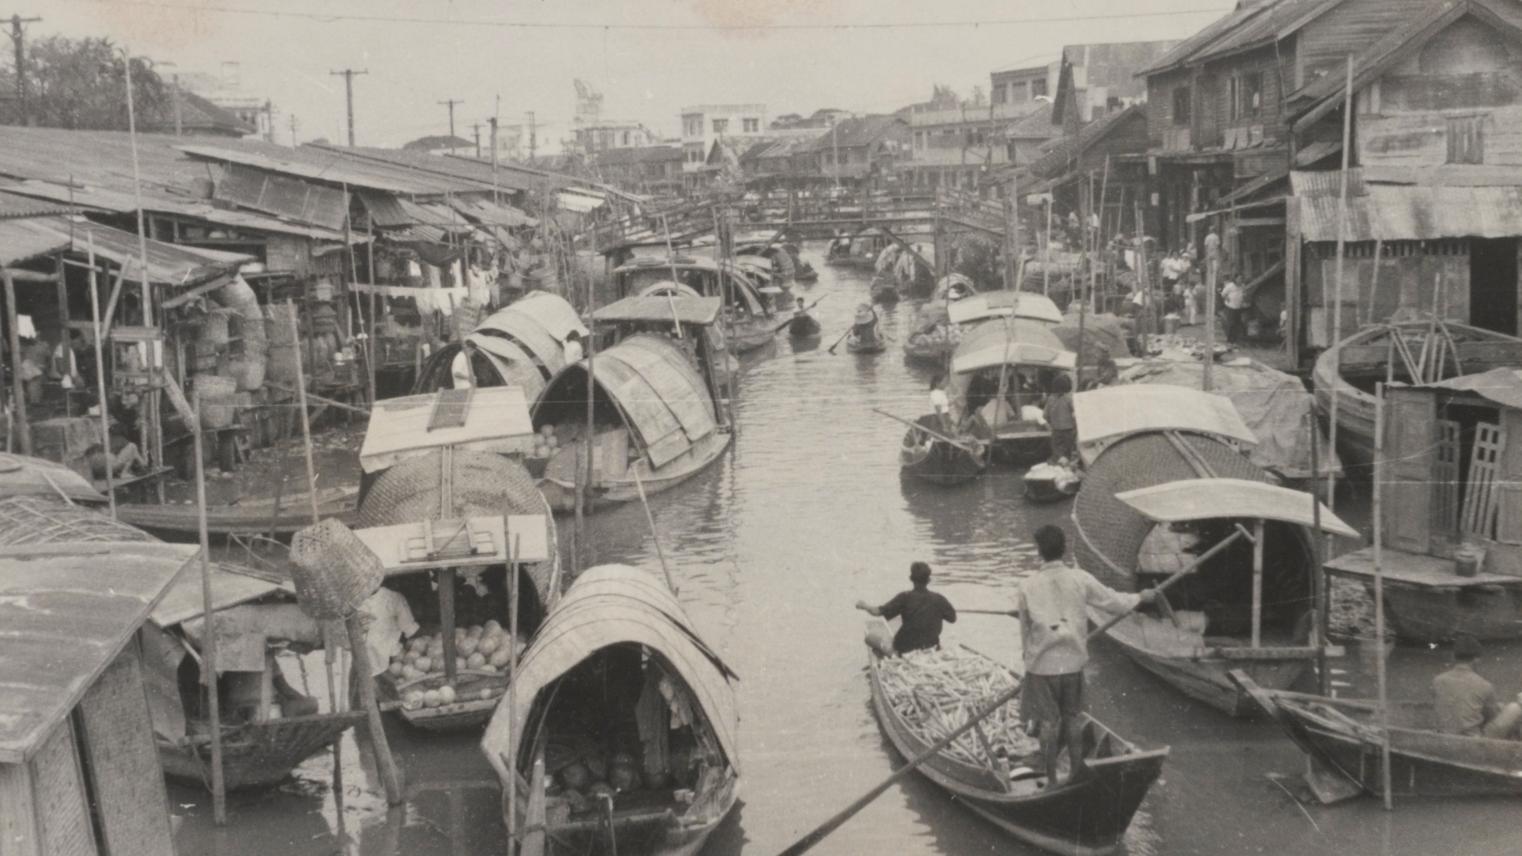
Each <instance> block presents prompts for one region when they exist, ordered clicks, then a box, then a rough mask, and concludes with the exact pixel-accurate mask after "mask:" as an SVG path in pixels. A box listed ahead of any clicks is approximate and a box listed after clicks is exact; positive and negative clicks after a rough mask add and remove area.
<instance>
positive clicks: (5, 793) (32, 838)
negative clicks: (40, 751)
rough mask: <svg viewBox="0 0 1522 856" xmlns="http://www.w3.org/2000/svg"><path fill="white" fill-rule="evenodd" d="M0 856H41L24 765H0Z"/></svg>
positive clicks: (40, 842)
mask: <svg viewBox="0 0 1522 856" xmlns="http://www.w3.org/2000/svg"><path fill="white" fill-rule="evenodd" d="M0 856H42V841H41V840H40V839H39V837H38V835H37V806H36V804H35V803H34V802H33V801H32V777H31V770H30V768H29V767H28V765H26V764H0Z"/></svg>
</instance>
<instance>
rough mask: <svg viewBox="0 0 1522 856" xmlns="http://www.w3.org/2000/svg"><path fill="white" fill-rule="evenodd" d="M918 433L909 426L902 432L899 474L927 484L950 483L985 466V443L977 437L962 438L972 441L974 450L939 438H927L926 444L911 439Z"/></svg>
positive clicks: (978, 472) (962, 481) (971, 476)
mask: <svg viewBox="0 0 1522 856" xmlns="http://www.w3.org/2000/svg"><path fill="white" fill-rule="evenodd" d="M918 433H919V432H918V431H915V430H914V429H913V428H911V429H909V430H908V431H906V432H905V433H904V443H903V445H902V446H900V447H899V454H898V466H899V472H900V474H902V475H905V476H909V477H911V478H915V479H918V480H920V481H923V482H928V483H930V484H936V485H943V486H950V485H959V484H965V483H967V482H969V481H972V480H973V479H975V478H977V477H978V476H980V475H982V474H983V471H984V470H986V469H987V468H988V447H987V446H985V445H983V444H982V443H980V442H978V441H977V440H975V439H973V438H971V437H968V438H965V439H966V441H967V443H968V444H970V445H971V444H975V445H972V448H973V450H974V451H968V450H967V449H962V448H958V447H957V446H953V445H951V444H950V443H947V442H945V441H943V440H931V443H930V445H929V446H928V447H926V446H923V445H920V444H919V443H916V442H914V438H915V435H916V434H918Z"/></svg>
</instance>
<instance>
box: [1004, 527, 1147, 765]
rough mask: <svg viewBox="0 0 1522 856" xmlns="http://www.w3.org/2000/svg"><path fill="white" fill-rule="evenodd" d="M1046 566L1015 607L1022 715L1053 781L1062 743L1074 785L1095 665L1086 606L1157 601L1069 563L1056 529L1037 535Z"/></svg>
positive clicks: (1124, 607) (1120, 608)
mask: <svg viewBox="0 0 1522 856" xmlns="http://www.w3.org/2000/svg"><path fill="white" fill-rule="evenodd" d="M1036 550H1037V551H1038V552H1039V553H1040V554H1041V563H1042V564H1041V568H1040V569H1039V570H1037V571H1036V573H1034V574H1032V575H1031V576H1028V577H1026V578H1025V579H1024V580H1022V581H1021V582H1020V590H1019V592H1018V594H1017V595H1016V603H1017V604H1018V605H1017V606H1016V608H1015V609H1013V610H1011V611H1010V615H1012V616H1014V617H1016V618H1019V619H1020V643H1021V651H1022V655H1023V657H1024V660H1025V688H1024V689H1023V690H1022V691H1021V693H1020V716H1021V719H1022V720H1024V721H1025V723H1026V729H1027V730H1028V731H1031V732H1036V733H1038V734H1039V736H1040V738H1041V760H1042V762H1043V763H1044V764H1045V765H1046V778H1047V781H1048V782H1051V783H1056V781H1057V756H1058V755H1059V754H1060V753H1061V751H1062V747H1063V745H1064V744H1066V746H1067V750H1068V759H1069V761H1070V762H1071V767H1070V772H1069V774H1068V775H1069V781H1071V780H1073V779H1076V778H1078V777H1079V776H1081V775H1083V774H1084V772H1085V767H1084V762H1083V750H1084V747H1083V721H1082V719H1081V714H1082V713H1083V706H1084V705H1083V667H1084V665H1085V664H1087V663H1088V662H1089V644H1088V630H1089V618H1088V609H1087V608H1088V607H1090V606H1093V607H1096V608H1098V609H1102V610H1104V611H1106V612H1115V613H1121V612H1129V611H1131V610H1133V609H1136V607H1137V606H1138V605H1140V604H1144V603H1151V602H1152V601H1153V600H1154V599H1155V598H1156V595H1155V594H1154V593H1153V592H1151V591H1142V592H1136V593H1127V592H1118V591H1114V590H1112V589H1110V588H1108V587H1107V586H1105V585H1104V584H1103V583H1101V582H1100V581H1099V580H1096V579H1094V577H1093V576H1092V575H1090V574H1089V573H1088V572H1087V571H1085V570H1082V569H1080V568H1076V567H1073V566H1072V565H1068V564H1066V563H1065V562H1063V555H1064V554H1065V553H1066V552H1067V535H1065V534H1064V533H1063V531H1062V529H1061V528H1059V527H1056V526H1042V527H1041V528H1040V529H1037V530H1036Z"/></svg>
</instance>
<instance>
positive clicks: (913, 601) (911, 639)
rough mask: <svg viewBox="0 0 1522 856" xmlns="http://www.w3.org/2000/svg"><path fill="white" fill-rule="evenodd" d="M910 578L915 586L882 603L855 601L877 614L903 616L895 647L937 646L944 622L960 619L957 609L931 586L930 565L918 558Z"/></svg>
mask: <svg viewBox="0 0 1522 856" xmlns="http://www.w3.org/2000/svg"><path fill="white" fill-rule="evenodd" d="M909 582H911V583H913V584H914V588H912V589H910V590H909V591H902V592H899V593H898V594H896V595H894V596H893V599H892V600H890V601H888V602H887V603H885V604H883V605H882V606H872V605H870V604H868V603H867V602H866V601H864V600H858V601H857V602H856V608H857V609H859V610H861V611H862V612H865V613H867V614H868V615H876V616H879V617H882V618H886V619H889V620H890V621H891V620H892V619H895V618H901V619H903V620H902V621H901V622H900V624H899V627H898V632H897V633H895V634H893V650H894V651H897V652H898V653H900V654H907V653H909V652H910V651H919V650H921V649H924V648H937V647H939V646H940V644H941V623H942V622H946V621H949V622H951V623H953V624H955V623H956V620H957V611H956V610H955V609H953V608H952V606H951V602H950V601H948V600H947V599H946V598H945V597H943V596H941V595H940V594H939V593H937V592H933V591H931V590H930V566H929V565H927V564H925V563H924V562H915V563H914V564H912V565H910V566H909Z"/></svg>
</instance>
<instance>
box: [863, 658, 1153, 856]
mask: <svg viewBox="0 0 1522 856" xmlns="http://www.w3.org/2000/svg"><path fill="white" fill-rule="evenodd" d="M964 650H967V651H968V653H970V654H972V655H974V656H981V655H977V654H976V652H972V651H970V649H964ZM983 659H984V660H986V661H987V663H988V669H989V671H990V672H993V671H995V670H997V671H1001V672H1004V673H1005V674H1008V670H1006V669H1004V667H1003V666H1001V665H999V664H998V663H995V662H994V661H992V660H988V659H987V658H983ZM882 663H883V658H882V656H881V655H880V654H878V653H877V652H876V651H870V650H869V653H868V659H867V668H868V676H869V681H870V684H871V687H872V711H873V713H874V714H876V716H877V723H878V725H879V727H881V729H882V732H883V735H884V736H885V737H887V739H888V742H889V743H891V744H893V748H894V749H895V750H897V752H898V753H899V754H900V755H901V756H903V757H904V758H914V757H917V756H919V755H920V754H921V753H922V752H924V751H925V750H926V749H928V748H929V746H930V743H929V742H927V740H926V739H925V738H924V737H922V736H920V733H919V732H918V731H917V730H916V729H915V728H914V727H913V725H912V723H910V722H909V721H908V720H906V719H905V717H904V715H903V714H901V713H900V712H899V711H898V710H897V709H896V708H895V706H894V705H893V704H892V702H891V701H890V699H889V697H888V692H887V691H886V690H885V687H884V680H883V672H882ZM1010 677H1011V679H1013V675H1011V676H1010ZM1011 704H1014V702H1011ZM1082 723H1083V724H1082V727H1083V735H1084V737H1083V742H1084V745H1085V746H1086V747H1088V752H1087V754H1086V756H1085V757H1086V761H1087V764H1088V768H1089V771H1090V774H1091V775H1089V776H1087V777H1083V778H1080V779H1079V780H1077V781H1076V782H1075V781H1065V782H1062V783H1061V784H1059V785H1058V786H1057V787H1054V788H1049V787H1048V783H1047V781H1046V778H1045V777H1044V776H1039V775H1030V776H1022V777H1016V778H1011V779H1010V780H1008V781H1007V782H1006V781H1001V780H1000V779H1001V777H1000V776H999V774H998V773H997V772H996V768H995V765H994V763H993V761H992V759H988V758H987V757H986V752H984V753H982V754H983V755H984V757H983V759H982V761H983V763H979V764H969V763H967V761H965V760H963V759H962V758H960V757H958V756H957V755H954V754H952V753H951V752H949V751H943V752H941V753H940V754H938V755H936V756H934V757H932V758H931V759H930V760H928V761H926V762H925V763H924V764H922V765H921V766H920V767H919V768H918V770H917V771H916V772H918V773H919V774H920V775H922V776H924V777H925V778H926V779H928V780H929V781H930V782H931V783H932V784H934V785H936V786H937V787H939V788H940V789H942V790H944V791H946V792H947V793H948V794H949V795H950V796H951V797H952V798H953V799H955V800H956V801H957V802H959V803H961V804H962V805H964V806H966V807H967V808H968V809H970V810H971V811H972V812H973V813H974V814H976V815H978V816H979V817H982V818H983V819H984V820H986V821H988V822H989V823H992V824H993V825H994V826H996V827H998V828H999V829H1001V830H1002V831H1004V832H1006V833H1008V834H1009V835H1011V836H1013V837H1014V838H1017V839H1019V840H1020V841H1023V842H1025V843H1027V844H1031V845H1034V846H1036V847H1039V848H1041V849H1042V850H1046V851H1049V852H1052V853H1061V854H1073V856H1101V854H1106V853H1113V852H1114V851H1115V850H1116V849H1117V848H1118V847H1119V846H1120V844H1121V840H1122V837H1123V836H1124V835H1125V831H1126V828H1127V827H1128V826H1130V824H1131V818H1132V817H1133V816H1134V815H1135V814H1136V810H1137V808H1138V807H1140V805H1141V803H1142V800H1143V798H1145V797H1146V795H1147V791H1148V789H1150V788H1151V787H1152V783H1153V782H1155V781H1156V780H1157V777H1158V775H1159V774H1160V773H1161V772H1162V768H1163V762H1164V760H1166V759H1167V757H1168V749H1167V748H1166V747H1164V748H1161V749H1149V750H1143V749H1140V748H1138V747H1137V746H1135V745H1134V744H1132V743H1130V742H1128V741H1127V740H1125V739H1124V738H1122V737H1121V736H1120V735H1118V734H1116V733H1115V732H1114V731H1112V730H1111V729H1110V728H1108V727H1107V726H1105V725H1104V724H1103V723H1101V722H1100V721H1099V720H1097V719H1094V718H1093V717H1092V716H1089V715H1087V714H1085V715H1084V717H1083V720H1082ZM972 745H973V746H977V744H976V743H974V744H972Z"/></svg>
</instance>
